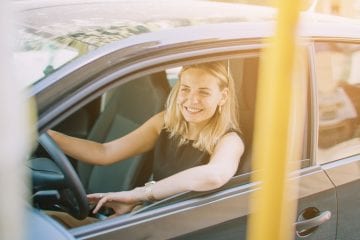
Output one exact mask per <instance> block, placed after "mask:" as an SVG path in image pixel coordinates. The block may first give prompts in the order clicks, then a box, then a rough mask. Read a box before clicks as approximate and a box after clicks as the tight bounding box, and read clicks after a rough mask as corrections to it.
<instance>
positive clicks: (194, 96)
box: [189, 93, 199, 103]
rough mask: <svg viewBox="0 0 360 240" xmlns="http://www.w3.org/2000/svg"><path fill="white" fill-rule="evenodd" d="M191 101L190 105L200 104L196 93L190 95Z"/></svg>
mask: <svg viewBox="0 0 360 240" xmlns="http://www.w3.org/2000/svg"><path fill="white" fill-rule="evenodd" d="M189 101H190V103H198V102H199V96H198V95H197V94H196V93H190V94H189Z"/></svg>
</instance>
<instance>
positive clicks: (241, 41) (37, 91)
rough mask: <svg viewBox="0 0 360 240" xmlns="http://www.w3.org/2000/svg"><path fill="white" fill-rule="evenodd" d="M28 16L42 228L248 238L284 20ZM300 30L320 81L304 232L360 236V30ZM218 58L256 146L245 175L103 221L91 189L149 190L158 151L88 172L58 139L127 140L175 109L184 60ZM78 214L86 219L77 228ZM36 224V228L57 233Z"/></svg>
mask: <svg viewBox="0 0 360 240" xmlns="http://www.w3.org/2000/svg"><path fill="white" fill-rule="evenodd" d="M16 7H17V9H18V11H19V12H20V15H21V16H22V22H21V23H20V25H19V29H18V34H19V36H20V41H19V48H18V50H17V52H16V53H15V59H16V63H17V67H18V68H19V69H20V68H21V69H22V70H21V71H18V74H19V76H18V77H21V78H22V79H23V80H24V81H26V83H27V85H28V86H29V88H30V90H31V97H34V99H35V100H36V105H37V109H38V122H37V128H38V131H39V136H40V137H39V139H38V142H39V146H38V148H37V149H36V150H35V151H34V153H33V154H32V156H31V158H30V159H29V160H28V161H27V165H28V166H29V169H30V171H31V175H32V180H33V186H32V206H33V208H34V209H40V212H39V211H38V210H35V213H33V214H35V216H33V217H34V219H35V218H41V217H44V215H47V216H45V219H46V221H48V222H51V221H53V219H56V220H57V221H58V222H60V223H62V227H60V228H61V229H62V230H61V231H63V233H64V234H65V235H66V236H67V237H69V238H71V237H75V238H79V239H169V238H173V239H245V237H246V225H247V218H248V215H249V212H250V210H249V195H250V193H251V192H252V191H253V190H254V189H255V188H256V187H257V185H256V184H255V183H251V182H250V176H251V174H252V168H251V160H252V157H251V142H252V134H253V125H254V124H253V123H254V114H255V113H254V108H255V100H256V88H257V80H258V67H259V58H260V56H261V52H262V50H263V48H264V47H266V43H265V42H264V41H263V40H264V39H265V38H267V37H270V36H271V35H272V34H273V32H274V23H275V21H274V19H275V17H276V11H275V10H274V9H272V8H268V7H260V6H248V5H242V4H229V3H216V2H206V1H182V2H176V3H175V2H171V1H104V2H103V1H74V2H73V3H68V2H63V3H62V2H57V1H51V2H49V3H44V2H40V3H36V2H33V1H29V2H23V3H19V4H16ZM298 33H299V35H300V40H299V42H300V45H301V46H302V47H304V49H306V63H302V64H304V65H305V69H306V72H303V73H302V74H301V77H299V79H297V80H298V81H303V83H304V84H305V85H306V86H307V87H306V88H305V89H301V90H300V89H299V91H304V92H303V93H302V94H304V95H305V96H307V97H306V106H307V107H306V109H307V110H306V119H304V121H303V122H304V124H303V125H302V126H301V128H302V129H301V131H303V133H304V136H305V137H304V140H303V144H302V151H301V152H302V155H301V159H299V161H300V163H301V169H299V170H298V172H297V173H298V179H299V198H298V209H297V221H296V222H294V225H295V228H296V236H295V237H296V239H317V240H318V239H324V240H325V239H326V240H329V239H347V240H349V239H353V240H355V239H359V234H360V230H359V229H360V221H359V218H360V208H359V206H358V205H359V203H360V193H359V191H358V189H360V70H359V66H360V24H359V21H355V20H349V19H345V18H340V17H333V16H327V15H320V14H314V13H310V12H303V13H302V14H301V19H300V24H299V29H298ZM213 60H218V61H227V62H229V64H230V69H231V71H232V74H233V76H234V78H235V80H236V86H237V89H236V91H237V93H238V101H239V105H240V109H239V111H240V112H239V115H240V119H239V120H240V122H241V125H242V130H243V132H244V134H245V137H246V140H247V151H246V154H245V155H244V156H243V158H242V160H241V164H240V166H239V170H238V173H237V174H236V176H234V177H233V178H232V179H231V181H230V182H228V183H227V184H226V185H225V186H223V187H221V188H219V189H217V190H214V191H209V192H187V193H182V194H178V195H176V196H173V197H170V198H166V199H164V200H161V201H158V202H155V203H151V204H149V205H147V206H145V207H143V208H141V209H139V210H137V211H134V212H131V213H130V214H126V215H123V216H118V217H115V218H108V216H109V215H110V214H111V209H106V208H104V209H102V211H101V212H100V213H99V214H97V215H92V214H90V207H89V205H88V203H87V199H86V193H93V192H107V191H121V190H128V189H132V188H134V187H136V186H139V185H143V184H144V183H145V182H146V181H148V179H149V178H150V177H151V176H150V175H151V168H152V159H151V154H150V153H147V154H143V155H139V156H135V157H133V158H131V159H129V160H128V161H122V162H120V163H116V164H113V165H110V166H93V165H88V164H84V163H81V162H78V161H76V159H70V158H69V157H67V156H66V155H64V153H63V152H62V151H61V150H60V149H59V148H58V147H57V146H56V144H55V143H54V141H52V139H51V138H50V137H49V136H48V135H47V134H46V130H47V129H49V128H53V129H56V130H58V131H61V132H64V133H66V134H69V135H72V136H77V137H81V138H87V139H91V140H94V141H98V142H105V141H109V140H112V139H114V138H118V137H120V136H122V135H124V134H127V133H128V132H129V131H132V130H133V129H135V128H136V127H138V126H139V125H141V124H142V123H143V122H144V121H145V120H146V119H148V118H149V117H150V116H152V115H153V114H155V113H157V112H159V111H161V110H162V109H163V107H164V102H165V100H166V97H167V95H168V93H169V91H170V89H171V87H172V85H173V84H174V82H175V81H176V80H177V73H178V71H179V69H180V67H181V66H182V65H184V64H190V63H199V62H205V61H213ZM264 121H266V119H264ZM269 127H271V126H269ZM274 141H276V139H274ZM54 212H56V213H57V214H53V213H54ZM48 216H50V217H48ZM59 216H60V217H59ZM61 216H63V218H62V217H61ZM69 216H71V217H72V218H73V219H74V222H73V223H72V224H67V223H66V221H64V219H65V218H68V217H69ZM84 219H85V220H84ZM89 219H91V221H88V220H89ZM36 223H37V221H31V222H30V223H29V224H30V229H33V230H34V229H41V231H42V232H43V233H44V234H42V237H44V238H46V239H50V238H53V237H54V236H55V235H52V234H54V233H50V232H49V231H47V230H46V229H47V227H44V226H43V225H41V226H40V228H39V226H36ZM33 234H34V235H29V238H31V237H34V238H35V233H33ZM46 234H50V236H49V235H46ZM51 236H52V237H51Z"/></svg>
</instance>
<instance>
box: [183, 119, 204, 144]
mask: <svg viewBox="0 0 360 240" xmlns="http://www.w3.org/2000/svg"><path fill="white" fill-rule="evenodd" d="M205 125H206V124H194V123H189V125H188V133H187V134H186V136H185V137H186V138H187V139H189V140H197V139H198V138H199V134H200V132H201V130H202V129H203V128H204V127H205Z"/></svg>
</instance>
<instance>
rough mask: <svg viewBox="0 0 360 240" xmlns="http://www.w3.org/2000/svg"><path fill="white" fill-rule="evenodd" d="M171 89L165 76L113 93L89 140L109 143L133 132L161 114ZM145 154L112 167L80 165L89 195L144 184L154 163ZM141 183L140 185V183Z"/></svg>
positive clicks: (158, 76)
mask: <svg viewBox="0 0 360 240" xmlns="http://www.w3.org/2000/svg"><path fill="white" fill-rule="evenodd" d="M169 91H170V87H169V84H168V81H167V78H166V74H165V73H164V72H161V73H156V74H153V75H149V76H146V77H142V78H139V79H136V80H133V81H131V82H128V83H125V84H123V85H121V86H120V87H118V88H116V89H114V90H112V91H111V93H110V95H111V97H110V98H109V101H107V102H106V106H105V107H104V110H103V112H102V113H101V114H100V116H99V117H98V119H97V120H96V122H95V124H94V126H93V128H92V130H91V131H90V134H89V135H88V139H90V140H94V141H96V142H107V141H111V140H113V139H116V138H119V137H121V136H124V135H126V134H127V133H129V132H131V131H133V130H134V129H136V128H137V127H138V126H140V125H141V124H142V123H143V122H145V121H146V120H147V119H149V118H150V117H151V116H152V115H154V114H155V113H157V112H160V111H161V110H162V109H163V108H164V104H165V101H166V98H167V95H168V93H169ZM148 156H151V154H143V155H138V156H134V157H131V158H129V159H127V160H123V161H121V162H117V163H114V164H111V165H108V166H94V165H90V164H86V163H82V162H78V172H79V176H80V179H81V181H82V183H83V185H84V188H85V190H86V192H87V193H93V192H111V191H124V190H129V189H132V188H134V187H136V186H137V185H141V184H144V183H145V182H146V180H147V179H148V176H145V173H150V172H151V169H148V168H149V167H148V165H149V163H150V167H151V162H150V161H152V159H149V157H148ZM139 179H141V180H140V181H138V180H139Z"/></svg>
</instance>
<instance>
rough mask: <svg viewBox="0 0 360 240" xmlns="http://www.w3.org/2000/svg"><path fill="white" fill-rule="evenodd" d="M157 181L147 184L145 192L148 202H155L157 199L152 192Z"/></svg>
mask: <svg viewBox="0 0 360 240" xmlns="http://www.w3.org/2000/svg"><path fill="white" fill-rule="evenodd" d="M155 183H156V182H155V181H150V182H147V183H145V186H144V190H145V197H146V200H147V201H155V200H156V199H155V197H154V194H153V191H152V185H154V184H155Z"/></svg>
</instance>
